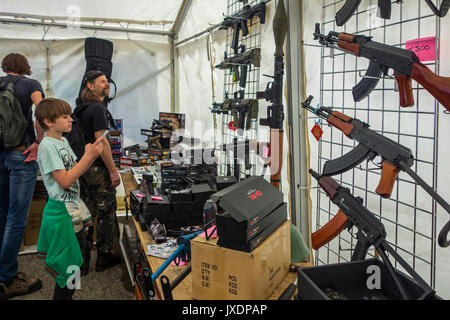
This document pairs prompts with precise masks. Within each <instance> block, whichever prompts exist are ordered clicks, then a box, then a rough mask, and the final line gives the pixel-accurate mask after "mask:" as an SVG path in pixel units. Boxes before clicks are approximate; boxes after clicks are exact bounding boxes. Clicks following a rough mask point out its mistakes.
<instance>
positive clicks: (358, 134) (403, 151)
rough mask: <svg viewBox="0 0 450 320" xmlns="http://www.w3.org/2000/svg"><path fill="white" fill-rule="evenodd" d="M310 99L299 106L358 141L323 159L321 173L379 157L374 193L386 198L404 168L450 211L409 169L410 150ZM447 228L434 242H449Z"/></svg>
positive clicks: (339, 170)
mask: <svg viewBox="0 0 450 320" xmlns="http://www.w3.org/2000/svg"><path fill="white" fill-rule="evenodd" d="M312 99H313V97H312V96H309V97H308V98H307V99H306V100H305V101H304V102H302V107H303V108H305V109H307V110H308V111H311V112H313V113H314V114H316V115H318V116H319V117H320V118H322V119H325V120H327V122H328V124H329V125H331V126H333V127H335V128H337V129H339V130H341V131H342V132H343V133H344V134H345V135H346V136H347V137H349V138H350V139H352V140H356V141H358V142H359V145H358V146H356V147H355V148H354V149H353V150H351V151H350V152H348V153H347V154H345V155H343V156H341V157H340V158H337V159H333V160H328V161H326V162H325V164H324V166H323V170H322V176H334V175H336V174H340V173H343V172H346V171H348V170H350V169H352V168H354V167H356V166H357V165H359V164H360V163H361V162H363V161H364V160H366V159H368V160H373V159H374V158H375V157H376V156H380V157H381V159H382V167H381V168H382V172H381V179H380V182H379V183H378V187H377V188H376V190H375V192H376V193H378V194H379V195H380V196H381V197H383V198H389V197H390V196H391V193H392V189H393V187H394V183H395V180H396V179H397V175H398V173H399V172H400V171H405V172H406V173H408V174H409V175H410V176H411V178H413V179H414V180H415V181H416V182H417V183H418V184H419V185H420V186H421V187H422V188H424V189H425V191H426V192H428V194H429V195H430V196H431V197H432V198H433V199H434V200H436V202H437V203H439V204H440V205H441V206H442V207H443V208H444V209H445V210H446V211H447V212H448V213H449V214H450V205H449V204H448V203H447V202H446V201H445V200H444V199H443V198H442V197H441V196H440V195H439V194H437V192H436V191H434V189H433V188H432V187H430V186H429V185H428V184H427V183H426V182H425V181H424V180H423V179H422V178H421V177H419V176H418V175H417V174H416V173H415V172H414V171H413V170H412V169H411V168H410V167H411V166H412V165H413V163H414V156H413V155H412V152H411V150H410V149H408V148H406V147H405V146H403V145H401V144H399V143H397V142H395V141H393V140H391V139H389V138H386V137H384V136H383V135H381V134H379V133H377V132H375V131H373V130H371V129H369V125H368V124H367V123H364V122H362V121H360V120H358V119H355V118H351V117H349V116H347V115H345V114H342V113H340V112H338V111H333V110H332V109H330V108H326V107H320V108H314V107H312V106H311V105H310V104H311V100H312ZM338 229H339V227H338V226H336V227H335V228H334V229H331V231H328V232H327V233H328V234H330V235H331V234H333V233H334V231H333V230H338ZM449 231H450V222H449V223H448V224H447V225H446V226H445V227H444V228H443V229H442V230H441V232H440V233H439V236H438V243H439V245H440V246H441V247H447V246H449V245H450V241H448V240H447V235H448V233H449Z"/></svg>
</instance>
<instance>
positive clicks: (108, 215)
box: [80, 167, 118, 253]
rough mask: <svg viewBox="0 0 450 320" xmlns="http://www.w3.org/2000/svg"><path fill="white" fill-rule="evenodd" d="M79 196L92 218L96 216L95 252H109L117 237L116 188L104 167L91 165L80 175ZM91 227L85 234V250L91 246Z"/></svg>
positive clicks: (113, 246) (92, 231) (114, 245)
mask: <svg viewBox="0 0 450 320" xmlns="http://www.w3.org/2000/svg"><path fill="white" fill-rule="evenodd" d="M80 188H81V190H80V196H81V199H82V200H83V201H84V202H85V203H86V206H87V207H88V209H89V211H90V212H91V216H92V219H93V220H95V218H97V224H96V246H97V252H100V251H101V252H104V253H107V252H110V251H111V250H112V249H113V251H115V249H116V247H117V246H116V242H117V241H116V240H117V239H118V229H117V218H116V209H117V201H116V188H114V187H112V186H111V179H110V177H109V172H108V169H107V168H105V167H91V168H89V170H88V171H86V173H84V174H83V175H82V176H81V177H80ZM93 233H94V230H93V228H92V227H90V228H89V232H88V234H87V236H86V247H85V250H88V251H90V250H91V249H92V246H93V242H94V241H93Z"/></svg>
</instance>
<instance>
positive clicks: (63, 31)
mask: <svg viewBox="0 0 450 320" xmlns="http://www.w3.org/2000/svg"><path fill="white" fill-rule="evenodd" d="M182 4H183V1H182V0H164V1H148V0H147V1H142V0H141V1H138V0H129V1H119V0H111V1H88V0H78V1H74V0H70V1H68V0H62V1H57V0H49V1H30V0H2V1H1V2H0V23H2V24H3V25H2V26H1V29H2V32H1V33H0V37H2V38H15V39H18V38H26V39H42V38H44V37H45V39H51V40H52V39H74V38H84V37H86V36H89V35H92V34H94V33H96V32H103V34H102V36H104V37H108V38H123V33H126V31H129V33H130V34H131V33H133V35H135V34H140V35H141V37H143V36H148V35H154V34H158V33H162V34H163V35H167V34H169V33H170V32H171V29H172V28H173V26H174V23H175V21H176V18H177V15H178V13H179V11H180V9H181V8H182ZM36 25H37V26H40V28H36ZM106 31H108V33H107V34H105V32H106ZM97 35H98V34H97ZM127 37H129V36H127ZM156 38H158V37H156ZM159 38H160V39H158V40H156V42H161V41H163V42H166V41H167V39H166V37H164V36H163V37H161V36H159ZM139 40H147V41H154V40H153V39H151V38H145V39H144V38H140V39H139Z"/></svg>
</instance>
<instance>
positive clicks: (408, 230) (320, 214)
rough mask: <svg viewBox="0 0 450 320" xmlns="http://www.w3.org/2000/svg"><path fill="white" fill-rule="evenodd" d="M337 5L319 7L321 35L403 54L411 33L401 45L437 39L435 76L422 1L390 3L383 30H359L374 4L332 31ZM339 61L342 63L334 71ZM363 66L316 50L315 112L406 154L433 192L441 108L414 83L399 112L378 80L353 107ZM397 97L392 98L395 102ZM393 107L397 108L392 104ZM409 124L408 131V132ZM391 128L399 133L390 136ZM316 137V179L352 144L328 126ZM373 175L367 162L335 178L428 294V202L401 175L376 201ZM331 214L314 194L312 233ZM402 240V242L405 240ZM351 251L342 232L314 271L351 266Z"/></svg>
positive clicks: (431, 247)
mask: <svg viewBox="0 0 450 320" xmlns="http://www.w3.org/2000/svg"><path fill="white" fill-rule="evenodd" d="M343 2H344V1H343V0H336V1H334V0H323V1H322V21H321V32H322V33H328V32H329V31H332V30H335V31H343V32H348V33H355V34H364V35H368V36H374V38H373V40H374V41H377V42H382V43H386V44H389V45H394V46H399V47H402V48H404V47H405V40H406V37H405V36H404V34H405V33H408V34H412V33H415V36H414V37H410V36H408V38H407V40H409V39H414V38H422V37H429V36H435V37H436V48H437V50H436V55H435V61H434V62H432V63H425V64H426V65H427V66H428V67H429V68H430V69H431V70H432V71H434V72H435V73H436V74H439V53H438V52H439V44H440V20H439V18H437V17H435V16H434V14H433V13H432V12H431V11H430V10H428V7H427V6H426V4H425V2H424V1H419V0H414V1H407V2H405V3H400V4H398V3H396V2H395V1H393V2H392V17H391V19H390V20H383V19H379V21H381V25H377V26H371V25H368V26H367V25H366V26H365V27H364V26H363V27H361V25H362V24H363V23H362V22H365V23H366V24H367V21H372V20H370V19H371V16H370V15H371V14H373V11H371V10H368V9H365V8H368V7H369V8H370V7H371V6H372V7H374V6H376V1H375V0H373V1H372V0H370V1H362V2H361V4H360V6H359V8H358V10H357V12H356V13H355V14H354V15H353V16H352V18H351V19H350V20H349V21H348V22H347V23H346V24H345V25H344V26H342V27H337V26H336V24H335V19H334V17H335V14H336V11H337V10H339V8H340V7H341V5H342V4H343ZM405 6H408V10H405V8H406V7H405ZM368 18H369V19H368ZM352 20H353V21H352ZM375 21H376V20H375ZM425 23H427V25H426V26H429V24H430V23H433V28H431V29H434V33H433V34H430V28H424V26H425ZM341 29H342V30H341ZM424 29H425V31H424ZM380 32H381V35H382V36H381V37H380ZM396 32H398V36H399V39H398V41H395V42H396V43H394V42H392V41H389V40H390V39H389V38H395V37H396V36H397V35H396ZM393 35H394V36H393ZM338 59H339V60H340V63H336V61H337V60H338ZM339 65H341V66H342V69H341V68H339ZM367 65H368V61H367V59H364V58H358V57H354V56H353V55H351V54H347V53H343V52H340V51H335V52H334V53H332V51H330V49H329V48H325V47H322V49H321V63H320V102H319V103H320V105H321V106H326V107H331V108H333V109H335V110H337V111H341V112H343V113H345V114H347V115H349V116H351V117H355V118H358V119H360V120H361V121H364V122H367V123H368V124H369V125H370V127H371V129H372V130H375V131H377V132H379V133H381V134H383V135H385V136H387V137H389V138H390V139H393V140H394V141H397V142H399V143H401V144H404V145H405V146H407V147H408V148H410V149H411V150H412V152H413V155H414V157H415V159H416V161H415V163H414V165H413V167H412V169H413V170H414V171H415V172H416V173H417V174H419V175H420V176H421V177H422V178H423V179H424V180H426V181H427V183H428V184H429V185H431V186H432V187H433V188H436V184H437V174H438V173H437V168H438V166H437V158H438V157H437V156H438V148H437V141H438V125H439V114H440V112H442V110H443V108H442V107H439V104H438V102H437V101H436V100H435V99H434V98H433V97H432V96H431V95H430V94H429V93H428V92H426V90H424V89H423V88H422V87H421V86H420V85H419V84H417V83H416V82H413V93H414V99H415V106H413V107H410V108H401V107H400V106H399V103H398V102H397V101H398V92H395V90H394V89H396V88H395V87H396V86H395V85H394V83H395V80H391V79H381V80H380V82H379V83H378V85H377V87H376V88H375V90H374V91H373V92H372V93H371V95H369V97H367V98H365V99H364V100H362V101H360V102H358V103H355V102H354V101H353V98H352V97H351V88H352V87H353V86H354V85H355V84H356V83H358V82H359V81H360V80H361V79H362V78H361V76H362V74H361V73H364V72H365V70H366V68H367ZM395 95H396V97H394V96H395ZM349 96H350V98H349ZM393 101H395V102H396V103H394V104H393V103H392V102H393ZM316 102H317V101H316ZM380 102H381V103H380ZM380 117H381V123H380V121H379V120H380ZM377 118H378V119H377ZM316 120H317V119H315V120H314V121H316ZM310 122H311V121H310ZM425 122H426V123H428V124H431V126H427V128H424V125H423V123H425ZM412 123H414V125H411V124H412ZM395 126H396V127H397V131H395V130H392V128H393V127H395ZM411 128H412V129H413V130H411ZM322 129H323V130H324V134H323V136H322V138H321V140H320V141H319V146H318V154H319V157H318V158H319V159H318V168H319V171H321V169H322V167H323V164H324V162H325V161H326V160H329V159H335V158H337V157H339V156H341V155H343V154H345V153H347V152H348V151H350V150H351V149H352V148H353V147H355V146H356V143H355V142H354V141H352V140H350V139H348V138H347V137H344V135H343V134H342V133H341V132H340V131H339V130H338V129H334V128H331V127H328V126H322ZM430 145H431V146H432V147H431V148H430V147H429V146H430ZM374 168H375V169H378V168H377V167H376V166H375V165H373V164H371V163H367V162H366V163H363V164H361V165H360V166H358V167H357V168H354V169H352V170H350V171H348V172H346V173H343V174H340V175H336V176H334V178H335V180H336V181H337V182H338V183H340V184H341V185H343V186H345V187H348V188H349V189H350V190H351V192H352V193H353V194H354V195H355V196H360V197H362V198H363V200H364V205H365V206H366V207H367V208H368V209H369V210H370V211H371V212H373V213H374V214H375V215H376V216H377V217H378V218H379V219H380V220H381V221H382V222H383V224H384V225H385V227H386V230H387V241H388V242H389V243H390V244H391V245H392V246H393V247H394V248H395V250H396V251H397V252H398V253H399V254H400V255H401V256H402V257H403V258H404V259H405V260H406V261H407V262H408V263H409V264H410V265H411V266H412V267H413V268H414V269H415V270H416V272H418V273H419V274H420V275H421V276H422V277H423V278H424V279H425V280H426V281H427V282H429V284H430V285H431V286H432V287H434V286H435V271H436V270H435V268H436V266H435V265H436V263H435V262H436V210H437V205H436V202H435V201H434V200H432V198H431V197H429V196H428V195H426V196H424V194H425V191H424V190H423V189H421V187H420V186H419V185H417V184H416V183H415V181H414V180H412V179H411V178H410V177H409V176H408V175H407V174H405V173H400V174H399V177H398V178H397V181H396V183H395V186H394V190H393V193H392V196H391V197H390V198H389V199H383V198H381V197H380V196H379V195H378V194H376V193H375V192H374V190H375V187H376V183H377V182H378V180H379V178H380V176H381V170H374ZM430 170H431V171H432V176H431V177H429V176H428V177H427V176H426V175H425V174H424V173H423V172H426V171H428V172H430ZM374 183H375V184H374ZM405 191H406V192H407V193H408V194H409V195H410V196H409V197H408V199H405V198H404V195H405ZM336 212H337V208H336V206H335V205H334V204H332V203H331V201H330V200H329V199H328V197H327V196H326V194H325V193H324V192H323V191H322V190H321V189H320V188H318V189H317V213H316V230H317V229H319V228H320V227H322V226H323V225H324V224H325V223H327V222H328V221H329V220H330V219H331V218H332V217H333V216H334V215H335V213H336ZM386 212H389V213H386ZM423 221H426V222H427V224H428V225H430V226H431V227H430V228H424V225H425V224H423V223H421V222H423ZM430 222H431V223H430ZM405 234H408V236H406V237H405ZM355 245H356V240H355V238H354V237H353V236H352V235H351V234H350V233H349V232H342V233H341V234H340V235H339V237H338V238H336V239H335V240H333V241H331V242H330V243H329V244H328V245H326V246H324V247H322V248H321V249H319V252H318V253H317V255H316V258H315V264H316V265H318V264H328V263H332V262H344V261H350V258H351V254H352V251H353V249H354V247H355ZM369 255H371V256H374V252H373V251H371V252H369ZM395 267H397V268H399V269H400V270H401V269H402V268H401V267H400V266H399V265H397V263H395Z"/></svg>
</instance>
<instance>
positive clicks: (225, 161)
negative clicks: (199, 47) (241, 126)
mask: <svg viewBox="0 0 450 320" xmlns="http://www.w3.org/2000/svg"><path fill="white" fill-rule="evenodd" d="M258 3H259V0H250V1H248V3H247V4H248V5H250V6H254V5H256V4H258ZM243 7H244V4H243V3H242V2H239V1H238V0H228V4H227V16H231V15H234V14H237V13H239V12H240V11H241V10H242V9H243ZM252 22H253V23H252V25H250V23H249V24H248V25H249V33H248V35H247V36H245V37H242V33H241V34H240V37H239V39H240V40H239V45H241V44H243V45H245V49H246V50H249V49H254V48H261V24H260V23H259V19H258V18H254V19H253V21H252ZM232 39H233V30H232V29H230V28H229V29H227V33H226V44H225V52H226V54H227V56H228V57H231V56H234V51H233V49H232V48H231V43H232ZM259 76H260V68H257V67H255V66H253V65H250V66H249V69H248V71H247V82H246V84H245V89H244V97H243V98H244V99H256V92H257V91H258V89H259ZM239 89H240V87H239V83H238V82H233V74H232V70H231V69H228V70H225V71H224V97H223V99H224V100H225V97H226V95H227V94H228V97H229V98H233V93H234V92H237V91H239ZM221 117H222V125H221V145H223V144H230V143H233V141H234V140H235V139H236V140H237V141H244V140H245V139H249V140H256V139H257V134H258V121H257V119H252V120H251V128H250V130H244V132H243V134H242V136H240V135H238V133H237V131H232V130H230V129H228V123H229V122H230V121H232V120H233V117H232V115H231V114H228V115H226V114H221ZM228 156H229V155H228ZM249 160H250V164H251V169H250V170H245V167H244V165H243V164H244V160H238V163H239V167H240V168H243V169H240V177H241V178H242V177H245V176H246V175H255V174H256V161H257V160H256V154H255V152H254V151H250V154H249ZM218 161H219V166H218V171H219V175H234V160H233V159H230V158H229V157H227V155H226V153H225V152H220V153H219V155H218Z"/></svg>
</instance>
